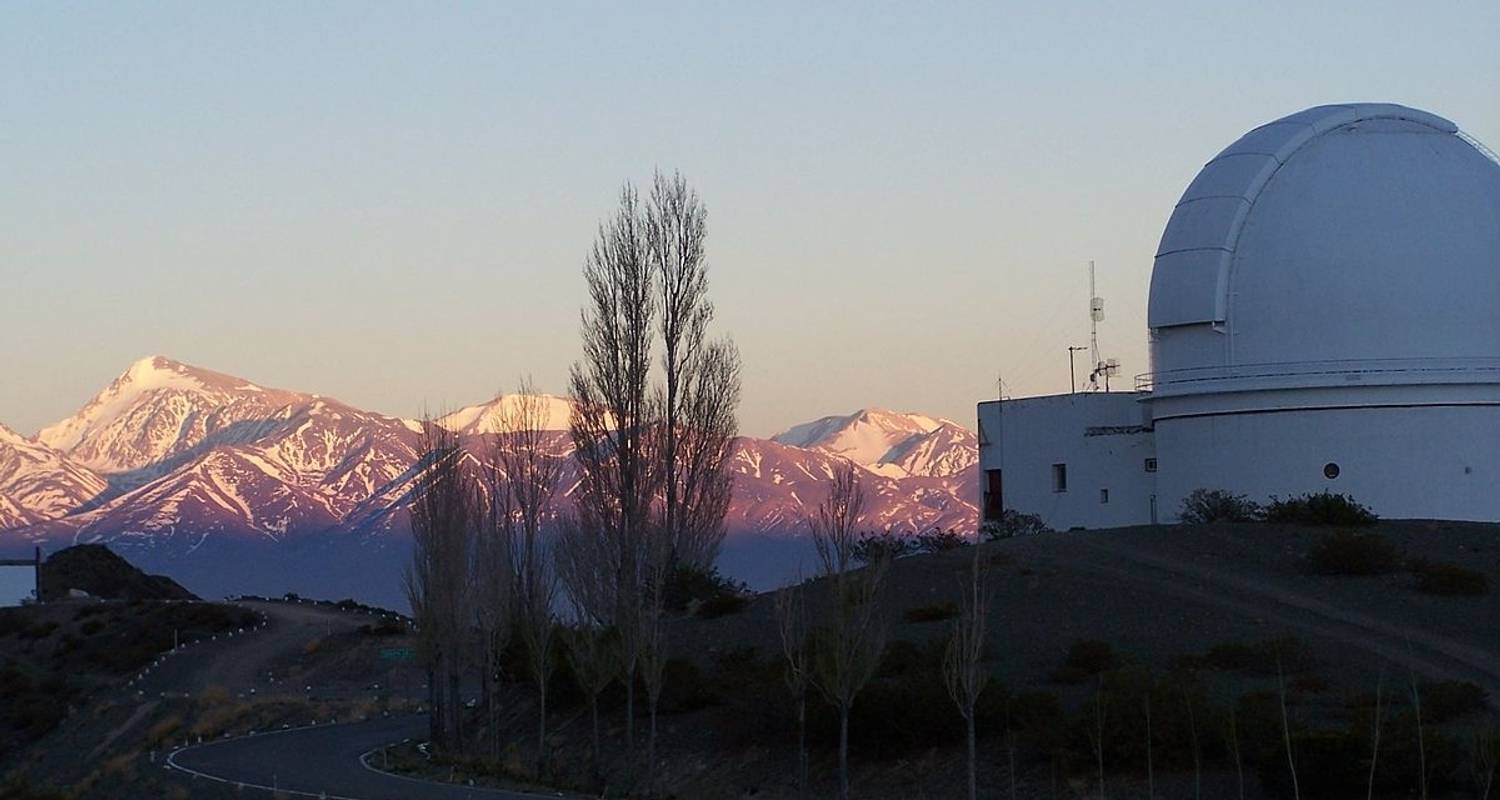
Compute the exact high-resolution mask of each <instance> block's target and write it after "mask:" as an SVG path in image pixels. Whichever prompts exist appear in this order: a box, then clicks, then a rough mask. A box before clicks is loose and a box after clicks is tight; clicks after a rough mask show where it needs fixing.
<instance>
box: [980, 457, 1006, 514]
mask: <svg viewBox="0 0 1500 800" xmlns="http://www.w3.org/2000/svg"><path fill="white" fill-rule="evenodd" d="M984 477H985V487H984V519H985V521H986V522H999V521H1000V518H1001V517H1002V516H1004V514H1005V491H1004V483H1003V482H1002V481H1001V480H1000V470H998V469H987V470H985V471H984Z"/></svg>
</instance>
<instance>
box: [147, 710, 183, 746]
mask: <svg viewBox="0 0 1500 800" xmlns="http://www.w3.org/2000/svg"><path fill="white" fill-rule="evenodd" d="M181 728H182V717H180V716H178V715H176V714H173V715H171V716H169V717H166V718H165V719H162V720H160V721H158V722H157V723H156V724H154V725H152V726H151V727H150V728H147V729H146V743H147V744H149V745H150V746H152V747H157V746H159V745H161V743H162V742H164V741H166V739H167V737H169V736H171V735H172V734H174V733H176V732H177V731H178V730H179V729H181Z"/></svg>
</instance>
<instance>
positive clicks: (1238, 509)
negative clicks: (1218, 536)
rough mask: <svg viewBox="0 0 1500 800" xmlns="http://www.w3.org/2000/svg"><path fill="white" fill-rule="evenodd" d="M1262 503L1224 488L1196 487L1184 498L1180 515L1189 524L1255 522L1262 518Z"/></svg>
mask: <svg viewBox="0 0 1500 800" xmlns="http://www.w3.org/2000/svg"><path fill="white" fill-rule="evenodd" d="M1260 515H1261V509H1260V505H1259V504H1257V503H1256V502H1255V501H1253V500H1251V499H1249V498H1247V497H1245V496H1244V495H1242V494H1234V493H1233V492H1227V491H1224V490H1223V489H1194V490H1193V491H1191V492H1189V493H1188V496H1187V497H1184V498H1183V499H1182V510H1181V511H1180V512H1179V516H1180V517H1181V518H1182V521H1183V522H1184V523H1186V524H1188V525H1211V524H1213V523H1216V522H1254V521H1255V520H1257V519H1260Z"/></svg>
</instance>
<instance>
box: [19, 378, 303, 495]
mask: <svg viewBox="0 0 1500 800" xmlns="http://www.w3.org/2000/svg"><path fill="white" fill-rule="evenodd" d="M298 397H300V395H295V394H293V393H291V392H276V391H270V390H266V389H263V388H261V387H259V386H256V385H255V384H253V383H250V382H248V381H244V380H241V379H239V378H236V377H234V376H232V375H225V374H222V373H218V372H213V371H211V370H206V369H202V368H199V367H193V366H189V365H187V364H184V363H182V362H180V361H174V360H172V359H170V358H166V357H164V356H147V357H146V358H142V359H140V360H139V361H136V362H135V363H133V364H131V365H130V367H129V368H128V369H127V370H125V372H123V373H122V374H121V375H120V376H119V377H117V378H115V379H114V381H113V382H111V383H110V385H109V386H108V387H106V388H105V389H104V391H102V392H100V393H99V394H97V395H95V396H94V398H93V399H91V400H90V401H89V402H88V403H87V404H85V405H84V406H83V408H81V409H79V411H78V413H77V414H74V415H73V416H71V417H69V418H67V419H65V420H62V421H61V422H58V423H57V424H55V425H51V426H49V427H46V428H43V429H42V430H41V432H40V433H38V434H37V441H39V442H41V443H42V444H44V445H46V446H48V447H50V448H52V449H54V450H57V451H60V452H62V453H66V454H68V455H69V456H72V457H73V458H74V459H76V460H77V461H78V462H79V463H81V464H83V465H85V466H87V467H89V468H91V469H95V470H99V471H101V472H106V473H112V472H125V471H129V470H133V469H137V468H139V467H142V466H145V465H146V464H150V463H154V462H156V461H159V460H161V458H163V457H164V456H166V455H168V454H170V453H171V452H172V451H173V450H174V449H175V448H176V447H177V446H178V445H180V444H182V443H183V438H184V436H185V435H188V434H189V433H190V431H189V429H190V428H194V427H200V428H201V427H205V426H212V425H214V424H227V423H226V422H224V419H223V418H224V416H225V412H226V410H227V409H229V407H231V406H236V405H239V406H253V407H254V412H253V413H254V414H256V415H259V416H261V417H262V418H264V417H265V416H266V415H268V413H269V412H271V411H273V410H275V409H276V408H278V407H282V406H285V405H286V404H288V403H289V402H291V401H292V400H294V399H296V398H298ZM240 416H241V417H242V418H247V417H249V416H251V414H250V413H245V414H241V415H240ZM214 417H218V418H219V420H218V421H217V422H216V421H215V420H213V419H211V418H214Z"/></svg>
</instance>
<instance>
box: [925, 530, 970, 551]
mask: <svg viewBox="0 0 1500 800" xmlns="http://www.w3.org/2000/svg"><path fill="white" fill-rule="evenodd" d="M968 544H969V540H968V538H967V537H965V536H963V535H962V534H960V533H958V532H957V531H952V530H946V531H945V530H937V529H934V530H931V531H928V532H927V533H919V534H917V541H916V545H915V546H916V550H917V552H918V553H947V552H949V551H952V550H957V549H959V548H960V547H964V546H966V545H968Z"/></svg>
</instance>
